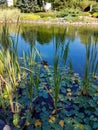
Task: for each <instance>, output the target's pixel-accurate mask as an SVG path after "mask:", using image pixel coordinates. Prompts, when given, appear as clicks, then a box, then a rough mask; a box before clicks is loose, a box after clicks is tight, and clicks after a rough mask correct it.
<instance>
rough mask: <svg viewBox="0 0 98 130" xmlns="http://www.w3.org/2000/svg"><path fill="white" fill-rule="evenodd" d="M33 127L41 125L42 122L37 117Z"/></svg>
mask: <svg viewBox="0 0 98 130" xmlns="http://www.w3.org/2000/svg"><path fill="white" fill-rule="evenodd" d="M34 125H35V127H41V126H42V123H41V121H40V120H39V119H38V120H36V121H35V124H34Z"/></svg>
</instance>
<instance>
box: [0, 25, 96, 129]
mask: <svg viewBox="0 0 98 130" xmlns="http://www.w3.org/2000/svg"><path fill="white" fill-rule="evenodd" d="M7 26H8V27H9V32H8V30H7V29H8V28H7V27H6V24H5V26H3V28H2V25H1V26H0V92H1V93H0V101H1V102H0V123H2V122H3V123H2V124H3V125H2V126H1V125H0V129H3V128H4V126H5V124H9V125H10V127H11V128H15V129H17V130H19V129H20V130H24V129H25V130H33V129H34V130H46V129H47V130H92V129H93V130H97V129H98V76H96V71H97V70H98V39H97V37H98V29H97V27H94V26H93V27H92V26H91V27H89V26H59V25H55V26H54V25H34V24H33V25H26V24H24V25H18V26H17V25H7ZM2 29H3V31H2ZM9 33H10V35H9ZM3 48H4V49H3ZM17 54H18V55H17ZM25 54H26V55H25ZM36 54H37V55H36ZM34 60H35V61H36V62H34ZM47 64H48V65H49V66H47ZM58 65H59V66H60V67H58ZM66 66H67V67H66ZM73 71H74V72H75V73H73ZM77 73H79V74H80V76H81V77H82V76H83V77H82V78H81V77H80V76H79V75H78V74H77Z"/></svg>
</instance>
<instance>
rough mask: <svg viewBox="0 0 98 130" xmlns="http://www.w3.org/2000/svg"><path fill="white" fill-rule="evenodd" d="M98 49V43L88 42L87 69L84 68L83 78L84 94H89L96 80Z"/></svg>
mask: <svg viewBox="0 0 98 130" xmlns="http://www.w3.org/2000/svg"><path fill="white" fill-rule="evenodd" d="M97 55H98V51H97V46H96V43H94V44H93V46H92V44H91V43H90V44H87V45H86V61H85V69H84V78H83V89H82V93H83V95H86V94H89V91H88V90H89V88H90V87H91V86H92V85H91V84H92V83H93V82H94V77H95V76H96V72H97V70H98V59H97Z"/></svg>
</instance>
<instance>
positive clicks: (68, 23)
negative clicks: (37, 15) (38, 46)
mask: <svg viewBox="0 0 98 130" xmlns="http://www.w3.org/2000/svg"><path fill="white" fill-rule="evenodd" d="M3 23H4V21H0V24H3ZM7 23H8V24H10V23H11V24H16V23H19V24H46V25H47V24H49V25H97V26H98V20H97V21H92V22H84V21H83V22H82V21H79V22H67V21H64V20H62V21H61V20H58V21H56V20H51V21H50V20H49V21H48V20H47V21H45V20H19V21H17V20H8V21H7Z"/></svg>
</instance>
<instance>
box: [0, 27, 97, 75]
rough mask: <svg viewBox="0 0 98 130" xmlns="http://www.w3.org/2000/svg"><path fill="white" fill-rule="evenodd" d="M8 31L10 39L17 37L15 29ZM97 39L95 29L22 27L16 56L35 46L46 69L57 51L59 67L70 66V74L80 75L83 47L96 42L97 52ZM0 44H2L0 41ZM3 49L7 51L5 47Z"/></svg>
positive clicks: (82, 68)
mask: <svg viewBox="0 0 98 130" xmlns="http://www.w3.org/2000/svg"><path fill="white" fill-rule="evenodd" d="M0 28H1V26H0ZM0 30H1V29H0ZM10 30H11V31H10V33H11V35H12V34H13V35H14V34H16V33H17V31H16V30H17V29H16V28H15V27H14V26H12V27H10ZM97 36H98V29H97V28H96V27H95V28H94V27H85V26H84V27H81V26H80V27H79V26H78V27H77V26H74V27H73V26H65V27H62V26H44V25H37V26H36V25H21V31H20V34H19V37H18V54H19V56H22V54H23V50H24V51H26V52H29V51H30V49H31V48H32V47H33V46H35V47H37V49H38V50H39V52H40V54H41V56H42V58H43V60H45V61H48V64H49V65H53V63H54V54H55V51H56V49H57V55H58V56H59V64H60V66H63V65H65V64H66V63H67V65H68V66H69V64H70V63H71V62H72V64H73V70H74V71H75V72H78V73H80V74H81V75H83V73H84V66H85V59H86V49H85V48H86V45H88V44H91V46H93V45H94V44H93V43H95V42H96V48H98V45H97V43H98V39H97ZM0 37H1V31H0ZM0 39H1V38H0ZM0 43H2V41H1V40H0ZM2 46H3V47H5V48H6V47H8V46H7V45H6V44H4V43H2ZM58 48H59V49H58ZM97 59H98V56H97Z"/></svg>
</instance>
